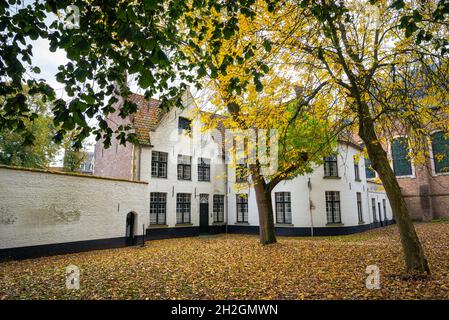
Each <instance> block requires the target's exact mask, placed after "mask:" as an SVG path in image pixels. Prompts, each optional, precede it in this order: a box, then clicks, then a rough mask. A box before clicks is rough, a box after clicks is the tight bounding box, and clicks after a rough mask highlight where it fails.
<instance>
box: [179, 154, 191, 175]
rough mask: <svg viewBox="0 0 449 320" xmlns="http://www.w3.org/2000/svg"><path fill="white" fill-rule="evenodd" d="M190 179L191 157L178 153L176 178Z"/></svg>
mask: <svg viewBox="0 0 449 320" xmlns="http://www.w3.org/2000/svg"><path fill="white" fill-rule="evenodd" d="M191 179H192V157H191V156H185V155H182V154H178V180H191Z"/></svg>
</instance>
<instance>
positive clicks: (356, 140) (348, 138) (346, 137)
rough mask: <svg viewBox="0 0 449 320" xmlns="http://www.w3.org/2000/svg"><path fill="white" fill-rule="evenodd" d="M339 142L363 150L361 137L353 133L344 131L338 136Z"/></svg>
mask: <svg viewBox="0 0 449 320" xmlns="http://www.w3.org/2000/svg"><path fill="white" fill-rule="evenodd" d="M337 140H338V142H340V143H345V144H347V145H349V146H351V147H353V148H355V149H358V150H363V146H362V143H361V139H360V137H359V136H358V135H356V134H355V133H353V132H350V131H342V132H340V133H339V134H338V136H337Z"/></svg>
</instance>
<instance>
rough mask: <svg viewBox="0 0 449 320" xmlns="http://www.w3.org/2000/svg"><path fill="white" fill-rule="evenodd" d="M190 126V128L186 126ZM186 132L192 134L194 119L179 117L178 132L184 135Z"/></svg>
mask: <svg viewBox="0 0 449 320" xmlns="http://www.w3.org/2000/svg"><path fill="white" fill-rule="evenodd" d="M186 124H188V127H186V126H185V125H186ZM184 131H186V132H187V133H191V132H192V119H189V118H186V117H181V116H180V117H178V132H179V133H182V132H184Z"/></svg>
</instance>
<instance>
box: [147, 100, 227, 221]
mask: <svg viewBox="0 0 449 320" xmlns="http://www.w3.org/2000/svg"><path fill="white" fill-rule="evenodd" d="M184 105H185V109H182V110H181V109H178V108H173V109H172V110H170V111H169V112H168V113H167V114H165V115H164V116H163V118H162V119H161V121H160V123H159V125H158V128H157V129H156V131H155V132H151V134H150V140H151V144H152V145H153V147H152V148H150V147H146V148H143V149H142V154H141V167H140V179H141V180H144V181H149V188H148V194H147V202H149V199H150V192H163V193H167V215H166V219H167V225H168V226H169V227H174V226H176V194H177V193H190V194H191V223H192V225H193V226H198V225H199V195H200V194H201V193H204V194H209V224H210V225H212V224H213V195H214V194H220V195H225V188H226V187H225V185H226V177H225V169H226V167H225V165H224V160H223V158H222V156H221V155H222V151H221V139H222V136H221V133H220V132H219V131H218V130H214V131H212V132H209V133H204V132H203V133H202V132H201V131H200V128H201V123H200V121H199V119H198V117H196V115H197V114H196V113H195V111H194V109H195V108H194V105H193V101H192V100H185V101H184ZM179 116H183V117H185V118H189V119H192V118H194V121H193V123H192V127H193V129H192V135H191V136H188V135H186V134H180V133H179V131H178V118H179ZM212 137H213V138H212ZM152 151H160V152H167V153H168V163H167V178H157V177H152V176H151V152H152ZM178 154H183V155H188V156H191V157H192V171H191V174H192V179H191V180H190V181H186V180H178V173H177V161H178ZM199 157H204V158H210V159H211V175H210V178H211V179H210V182H206V181H198V169H197V166H198V158H199ZM225 206H226V203H225ZM225 210H226V208H225ZM148 216H149V213H148Z"/></svg>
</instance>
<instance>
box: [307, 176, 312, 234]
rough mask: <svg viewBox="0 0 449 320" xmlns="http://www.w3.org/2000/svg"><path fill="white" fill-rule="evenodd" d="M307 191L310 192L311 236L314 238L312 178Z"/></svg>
mask: <svg viewBox="0 0 449 320" xmlns="http://www.w3.org/2000/svg"><path fill="white" fill-rule="evenodd" d="M307 189H308V190H309V214H310V235H311V236H312V237H313V215H312V195H311V191H312V182H311V181H310V177H309V181H308V182H307Z"/></svg>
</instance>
